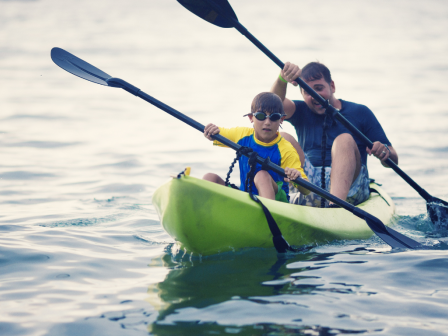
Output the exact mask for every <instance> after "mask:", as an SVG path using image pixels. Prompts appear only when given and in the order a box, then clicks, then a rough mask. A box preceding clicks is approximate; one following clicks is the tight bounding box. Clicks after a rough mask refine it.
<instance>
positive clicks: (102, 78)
mask: <svg viewBox="0 0 448 336" xmlns="http://www.w3.org/2000/svg"><path fill="white" fill-rule="evenodd" d="M51 58H52V60H53V61H54V62H55V63H56V64H57V65H58V66H60V67H61V68H62V69H64V70H66V71H68V72H70V73H71V74H73V75H75V76H78V77H81V78H83V79H86V80H88V81H91V82H94V83H97V84H101V85H105V86H112V87H118V88H122V89H123V90H126V91H128V92H130V93H132V94H133V95H135V96H137V97H139V98H141V99H143V100H145V101H147V102H148V103H150V104H152V105H154V106H156V107H158V108H159V109H161V110H163V111H165V112H167V113H168V114H170V115H172V116H173V117H175V118H177V119H179V120H181V121H183V122H184V123H186V124H188V125H190V126H191V127H193V128H195V129H197V130H198V131H200V132H202V133H203V132H204V126H203V125H201V124H200V123H198V122H196V121H195V120H193V119H191V118H189V117H187V116H186V115H184V114H182V113H181V112H179V111H176V110H175V109H173V108H171V107H169V106H168V105H165V104H164V103H162V102H161V101H159V100H157V99H155V98H153V97H151V96H150V95H148V94H146V93H144V92H143V91H141V90H140V89H138V88H136V87H135V86H133V85H131V84H129V83H128V82H125V81H124V80H122V79H120V78H115V77H111V76H110V75H108V74H107V73H105V72H103V71H101V70H99V69H97V68H96V67H94V66H92V65H90V64H89V63H87V62H85V61H83V60H82V59H80V58H78V57H76V56H74V55H72V54H70V53H69V52H67V51H65V50H63V49H60V48H53V49H52V50H51ZM213 138H214V139H216V140H218V141H219V142H221V143H222V144H224V145H226V146H228V147H230V148H232V149H234V150H239V149H240V148H241V146H240V145H238V144H236V143H234V142H233V141H230V140H229V139H227V138H225V137H223V136H221V135H219V134H217V135H215V136H213ZM256 161H257V163H259V164H261V165H263V164H265V165H266V166H267V167H268V168H269V170H272V171H274V172H276V173H277V174H280V175H282V176H284V177H286V174H285V171H284V170H283V169H282V168H281V167H279V166H277V165H276V164H274V163H272V162H270V160H267V159H266V160H265V159H264V158H262V157H260V156H257V159H256ZM294 182H295V183H297V184H299V185H301V186H302V187H304V188H306V189H308V190H310V191H312V192H314V193H316V194H318V195H319V196H321V197H323V198H325V199H327V200H329V201H331V202H333V203H335V204H337V205H339V206H340V207H342V208H344V209H346V210H348V211H350V212H351V213H353V214H354V215H355V216H358V217H359V218H362V219H364V220H365V221H366V222H367V225H368V226H369V227H370V229H371V230H372V231H373V232H375V233H376V234H377V235H378V236H379V237H380V238H381V239H382V240H384V241H385V242H386V243H387V244H389V245H390V246H391V247H393V248H395V247H401V248H420V247H422V245H420V243H418V242H416V241H414V240H412V239H410V238H408V237H406V236H404V235H402V234H401V233H398V232H396V231H395V230H393V229H391V228H388V227H386V226H385V225H384V224H383V223H382V222H381V221H380V220H379V219H378V218H376V217H374V216H372V215H371V214H369V213H367V212H365V211H363V210H361V209H359V208H357V207H355V206H353V205H352V204H349V203H347V202H345V201H343V200H341V199H340V198H338V197H335V196H333V195H331V194H330V193H328V192H327V191H325V190H323V189H321V188H319V187H318V186H316V185H314V184H312V183H309V182H307V181H305V180H302V179H300V178H299V179H296V180H295V181H294ZM274 238H275V237H274ZM282 238H283V237H282ZM283 240H284V239H283ZM284 243H285V244H288V243H287V242H286V241H284ZM288 245H289V244H288ZM276 248H277V245H276Z"/></svg>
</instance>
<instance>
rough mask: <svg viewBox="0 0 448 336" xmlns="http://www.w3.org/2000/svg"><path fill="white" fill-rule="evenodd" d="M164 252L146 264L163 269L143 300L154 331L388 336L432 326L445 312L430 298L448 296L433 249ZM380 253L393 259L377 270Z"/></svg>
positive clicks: (439, 255)
mask: <svg viewBox="0 0 448 336" xmlns="http://www.w3.org/2000/svg"><path fill="white" fill-rule="evenodd" d="M167 252H168V253H167V254H165V255H163V256H162V257H161V258H160V259H159V258H157V259H154V260H153V264H151V265H150V266H152V265H154V266H161V265H162V264H163V266H164V267H167V268H169V269H170V271H169V273H168V274H167V276H166V277H165V279H164V281H162V282H160V283H158V284H154V285H152V286H150V287H149V288H148V294H149V296H148V298H147V301H148V302H149V303H150V304H151V305H152V306H153V307H157V309H158V311H159V314H158V317H157V321H156V322H155V323H154V324H153V325H151V326H150V331H151V332H154V333H155V334H157V335H169V334H181V335H193V334H194V333H195V332H196V333H198V334H202V333H205V332H206V331H207V332H213V331H216V332H225V331H226V330H227V328H230V329H232V330H234V331H235V333H240V334H248V335H249V334H250V335H263V334H269V333H274V334H275V332H284V333H285V334H288V333H294V332H295V333H300V334H302V333H303V334H306V335H324V334H327V333H328V334H332V333H342V334H344V333H370V332H378V333H381V332H386V334H388V331H391V330H393V329H394V328H398V327H399V326H400V325H401V324H402V323H405V324H407V325H408V326H409V327H413V328H416V329H419V328H420V327H422V324H421V323H420V322H418V321H419V320H423V319H429V320H430V324H432V325H433V327H435V328H437V327H441V326H442V325H444V324H445V321H444V317H443V316H444V314H446V313H447V312H448V309H447V308H446V307H444V308H442V307H438V308H436V307H431V304H430V303H431V302H432V301H433V299H434V298H435V297H437V300H442V301H443V299H444V298H446V294H447V293H448V292H447V291H444V292H443V293H442V292H440V291H439V290H438V288H441V286H442V287H444V286H445V285H444V280H443V278H444V277H443V276H442V277H441V276H438V275H437V274H441V273H440V272H443V270H444V268H445V267H446V264H447V263H448V259H447V258H446V255H445V253H444V252H442V251H426V252H424V253H423V255H422V252H421V251H419V252H406V253H392V254H391V253H389V252H387V249H378V248H365V247H364V246H359V245H358V246H357V245H351V246H350V245H341V246H340V247H337V246H333V247H322V248H318V249H316V251H312V252H310V253H303V254H297V255H285V256H283V257H279V256H278V255H277V254H276V253H275V251H273V249H271V250H264V249H249V250H246V251H244V252H240V253H224V254H221V255H219V256H215V257H208V258H201V259H198V258H196V259H192V258H191V257H189V256H188V255H182V254H176V253H174V254H173V253H172V252H171V251H170V250H168V251H167ZM428 256H431V257H432V260H427V259H426V258H427V257H428ZM385 259H387V260H388V261H392V262H390V263H388V266H387V267H386V268H385V267H384V264H383V263H382V261H383V260H385ZM426 271H429V272H430V273H431V274H430V275H429V276H425V275H424V273H425V272H426ZM404 279H406V281H404ZM422 281H424V283H425V286H423V287H422V286H421V284H422ZM408 297H412V300H413V301H414V302H416V304H415V307H414V308H415V309H414V310H413V311H408V310H406V309H404V307H403V306H402V304H403V303H402V302H403V300H406V298H408ZM427 309H429V311H428V310H427ZM440 309H441V310H440ZM411 318H412V319H417V320H415V321H414V322H410V321H409V319H411Z"/></svg>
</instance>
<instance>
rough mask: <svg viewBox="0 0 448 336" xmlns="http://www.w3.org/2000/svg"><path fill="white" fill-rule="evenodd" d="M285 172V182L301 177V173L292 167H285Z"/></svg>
mask: <svg viewBox="0 0 448 336" xmlns="http://www.w3.org/2000/svg"><path fill="white" fill-rule="evenodd" d="M285 174H286V176H288V177H285V182H291V181H294V180H295V179H296V178H302V174H300V172H299V171H298V170H297V169H294V168H288V167H286V168H285Z"/></svg>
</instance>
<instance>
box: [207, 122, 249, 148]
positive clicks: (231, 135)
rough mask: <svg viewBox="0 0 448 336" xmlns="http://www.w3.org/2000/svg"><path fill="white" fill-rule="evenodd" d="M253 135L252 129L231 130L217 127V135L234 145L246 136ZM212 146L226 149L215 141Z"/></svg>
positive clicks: (234, 128) (237, 128) (238, 128)
mask: <svg viewBox="0 0 448 336" xmlns="http://www.w3.org/2000/svg"><path fill="white" fill-rule="evenodd" d="M253 133H254V129H253V128H249V127H232V128H224V127H219V134H220V135H222V136H223V137H225V138H227V139H229V140H231V141H233V142H235V143H237V142H238V141H240V140H241V139H242V138H244V137H246V136H250V135H251V134H253ZM213 145H214V146H220V147H227V146H225V145H223V144H222V143H220V142H219V141H217V140H214V141H213Z"/></svg>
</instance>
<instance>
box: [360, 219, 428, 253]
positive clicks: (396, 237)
mask: <svg viewBox="0 0 448 336" xmlns="http://www.w3.org/2000/svg"><path fill="white" fill-rule="evenodd" d="M364 219H365V221H366V222H367V225H368V226H369V227H370V229H372V231H373V232H375V234H376V235H377V236H378V237H380V238H381V239H382V240H383V241H384V242H385V243H387V244H389V245H390V246H391V247H392V248H411V249H416V248H421V247H422V245H421V244H420V243H419V242H416V241H415V240H413V239H411V238H408V237H406V236H404V235H402V234H401V233H399V232H397V231H395V230H393V229H391V228H388V227H386V226H385V225H384V224H383V223H382V222H381V221H380V220H379V219H378V218H376V217H373V216H371V215H369V214H368V215H367V216H365V218H364Z"/></svg>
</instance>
